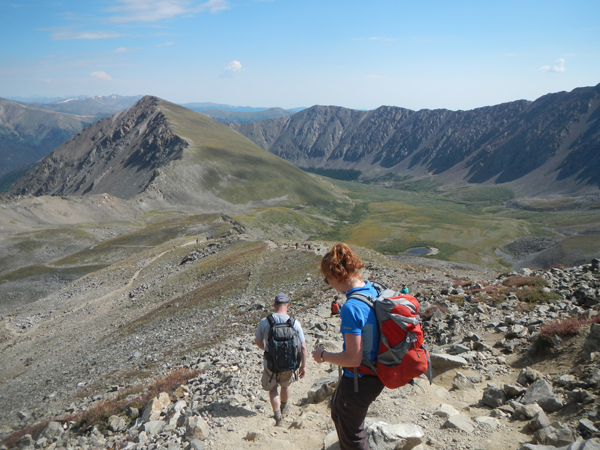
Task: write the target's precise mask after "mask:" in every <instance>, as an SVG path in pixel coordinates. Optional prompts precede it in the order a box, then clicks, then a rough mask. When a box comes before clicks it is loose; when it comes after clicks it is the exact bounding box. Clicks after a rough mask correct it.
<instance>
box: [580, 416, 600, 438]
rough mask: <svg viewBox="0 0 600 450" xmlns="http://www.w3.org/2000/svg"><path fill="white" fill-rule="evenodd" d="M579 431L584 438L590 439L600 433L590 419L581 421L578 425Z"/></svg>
mask: <svg viewBox="0 0 600 450" xmlns="http://www.w3.org/2000/svg"><path fill="white" fill-rule="evenodd" d="M577 430H579V432H580V433H581V435H582V436H585V437H589V436H591V435H593V434H598V433H600V430H598V428H596V426H595V425H594V422H592V421H591V420H590V419H581V420H579V424H578V425H577Z"/></svg>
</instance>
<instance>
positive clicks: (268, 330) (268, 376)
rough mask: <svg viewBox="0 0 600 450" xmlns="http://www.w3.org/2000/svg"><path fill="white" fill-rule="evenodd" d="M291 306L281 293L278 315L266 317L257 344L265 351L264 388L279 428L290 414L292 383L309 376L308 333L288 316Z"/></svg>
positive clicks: (258, 333)
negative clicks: (306, 341)
mask: <svg viewBox="0 0 600 450" xmlns="http://www.w3.org/2000/svg"><path fill="white" fill-rule="evenodd" d="M289 305H290V299H289V298H288V296H287V295H285V294H283V293H281V294H277V295H276V296H275V302H274V304H273V308H274V309H275V312H274V313H273V314H271V315H269V316H268V317H265V318H263V319H262V320H261V321H260V322H259V323H258V327H257V329H256V332H255V333H254V336H255V338H256V345H257V346H258V347H259V348H260V349H261V350H264V351H265V354H264V356H265V357H264V361H263V366H264V369H263V375H262V388H263V389H264V390H265V391H268V392H269V400H270V401H271V407H272V408H273V418H274V419H275V426H281V425H282V422H283V416H285V415H286V414H287V412H288V399H289V396H290V384H291V383H292V382H293V381H294V378H296V379H297V378H298V376H299V377H300V378H303V377H304V374H305V373H306V358H307V351H306V343H305V341H304V333H303V332H302V327H301V326H300V323H299V322H298V321H297V320H294V319H292V318H290V316H288V308H289ZM274 335H275V336H276V339H275V338H274ZM286 339H287V340H286ZM296 369H298V373H297V374H296ZM278 386H281V393H279V392H278V389H277V388H278Z"/></svg>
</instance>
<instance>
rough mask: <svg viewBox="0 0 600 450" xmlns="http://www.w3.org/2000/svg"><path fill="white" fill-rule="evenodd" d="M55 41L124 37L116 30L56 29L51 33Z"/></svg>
mask: <svg viewBox="0 0 600 450" xmlns="http://www.w3.org/2000/svg"><path fill="white" fill-rule="evenodd" d="M50 37H51V38H52V39H54V40H55V41H64V40H75V39H89V40H96V39H114V38H118V37H122V34H120V33H117V32H116V31H70V30H56V31H53V32H52V34H51V35H50Z"/></svg>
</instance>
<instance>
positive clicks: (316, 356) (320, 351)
mask: <svg viewBox="0 0 600 450" xmlns="http://www.w3.org/2000/svg"><path fill="white" fill-rule="evenodd" d="M324 351H325V350H323V349H322V348H319V347H317V348H315V349H314V350H313V351H312V352H311V354H312V357H313V359H314V360H315V362H317V363H318V364H321V363H322V362H323V361H321V355H322V354H323V352H324Z"/></svg>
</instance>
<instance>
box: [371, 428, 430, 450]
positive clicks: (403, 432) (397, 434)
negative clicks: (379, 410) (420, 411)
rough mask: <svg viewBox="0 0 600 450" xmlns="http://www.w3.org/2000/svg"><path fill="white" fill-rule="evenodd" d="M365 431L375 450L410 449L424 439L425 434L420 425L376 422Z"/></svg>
mask: <svg viewBox="0 0 600 450" xmlns="http://www.w3.org/2000/svg"><path fill="white" fill-rule="evenodd" d="M365 432H366V433H367V439H368V440H369V445H370V447H371V449H373V450H410V449H412V448H414V447H416V446H417V445H420V444H421V442H422V441H423V437H424V436H425V434H424V433H423V430H422V428H421V427H420V426H418V425H412V424H406V423H398V424H394V425H391V424H388V423H386V422H375V423H372V424H371V425H369V426H368V427H367V428H366V429H365Z"/></svg>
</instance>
